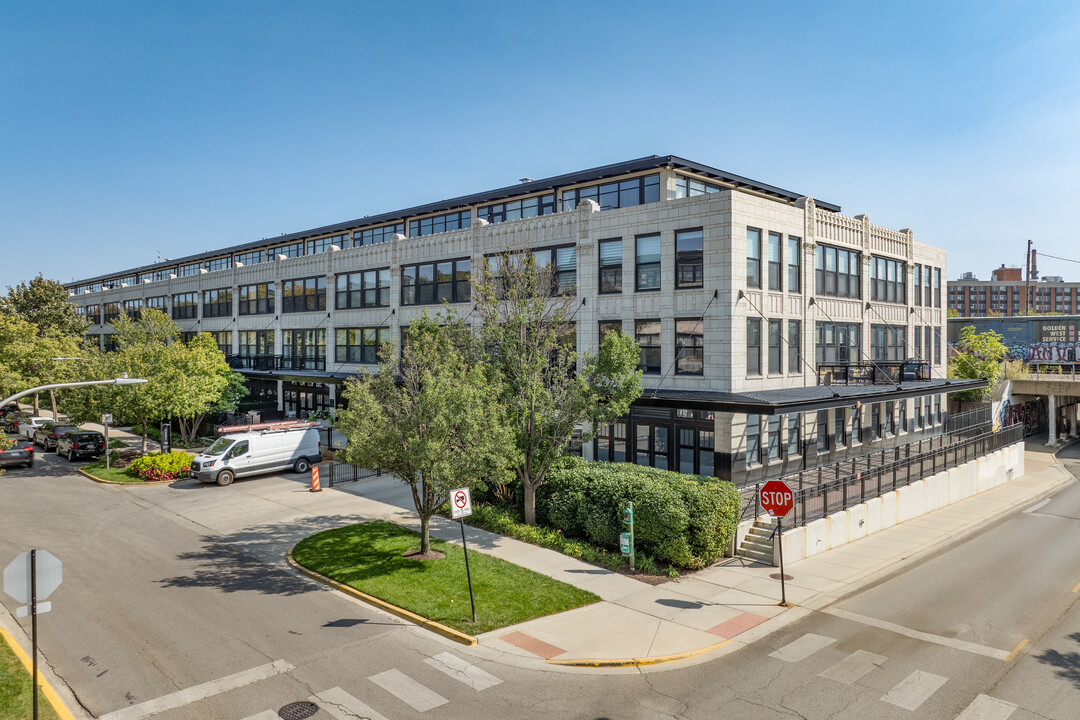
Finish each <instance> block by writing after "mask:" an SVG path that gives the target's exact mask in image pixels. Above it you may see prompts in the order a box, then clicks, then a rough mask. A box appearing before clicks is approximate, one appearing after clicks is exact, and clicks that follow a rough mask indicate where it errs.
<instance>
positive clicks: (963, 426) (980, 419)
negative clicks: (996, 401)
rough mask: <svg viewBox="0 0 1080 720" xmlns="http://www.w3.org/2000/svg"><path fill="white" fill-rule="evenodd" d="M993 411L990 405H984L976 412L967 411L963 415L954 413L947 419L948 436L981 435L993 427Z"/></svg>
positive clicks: (976, 409)
mask: <svg viewBox="0 0 1080 720" xmlns="http://www.w3.org/2000/svg"><path fill="white" fill-rule="evenodd" d="M993 422H994V418H993V409H992V408H991V407H990V405H983V406H981V407H977V408H975V409H974V410H966V411H964V412H962V413H953V414H951V415H948V416H946V418H945V434H946V435H963V436H966V437H970V436H972V435H981V434H983V433H984V432H987V431H988V430H989V429H990V426H991V425H993Z"/></svg>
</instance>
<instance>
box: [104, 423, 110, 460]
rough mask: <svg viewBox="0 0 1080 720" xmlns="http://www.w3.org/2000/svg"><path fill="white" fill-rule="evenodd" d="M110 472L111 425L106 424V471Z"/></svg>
mask: <svg viewBox="0 0 1080 720" xmlns="http://www.w3.org/2000/svg"><path fill="white" fill-rule="evenodd" d="M108 470H109V424H108V423H105V471H106V472H108Z"/></svg>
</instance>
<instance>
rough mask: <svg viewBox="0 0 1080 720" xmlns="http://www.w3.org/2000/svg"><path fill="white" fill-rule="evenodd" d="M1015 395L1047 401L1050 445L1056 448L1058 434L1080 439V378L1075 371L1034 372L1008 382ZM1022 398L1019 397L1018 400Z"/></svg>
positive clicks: (1015, 396)
mask: <svg viewBox="0 0 1080 720" xmlns="http://www.w3.org/2000/svg"><path fill="white" fill-rule="evenodd" d="M1009 382H1011V383H1012V395H1013V397H1014V398H1017V396H1027V397H1033V398H1039V397H1045V398H1046V400H1047V408H1046V411H1047V424H1048V427H1049V434H1050V436H1049V438H1048V442H1047V444H1048V445H1056V444H1057V443H1058V438H1059V435H1063V436H1064V435H1067V436H1068V437H1077V435H1078V433H1080V418H1078V415H1077V413H1078V411H1080V375H1078V374H1076V372H1075V368H1073V369H1070V371H1069V372H1064V371H1062V372H1061V373H1057V372H1035V373H1031V374H1030V375H1028V376H1027V377H1024V378H1019V379H1014V380H1011V381H1009ZM1017 399H1019V398H1017Z"/></svg>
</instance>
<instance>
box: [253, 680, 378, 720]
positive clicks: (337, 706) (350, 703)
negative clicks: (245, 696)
mask: <svg viewBox="0 0 1080 720" xmlns="http://www.w3.org/2000/svg"><path fill="white" fill-rule="evenodd" d="M308 700H310V701H311V702H313V703H315V704H316V705H318V706H319V707H321V708H322V709H323V710H325V711H326V712H328V713H330V715H331V716H332V717H334V718H335V720H356V719H357V718H367V720H386V716H385V715H380V714H379V713H377V712H375V711H374V710H372V709H371V708H370V707H368V706H367V705H366V704H364V703H362V702H360V701H359V700H357V699H356V698H354V697H353V696H352V695H350V694H349V693H347V692H345V691H344V690H342V689H341V688H339V687H336V688H330V689H329V690H324V691H323V692H321V693H319V694H318V695H312V696H311V697H309V698H308ZM277 717H278V716H277V715H274V720H277ZM268 720H269V719H268Z"/></svg>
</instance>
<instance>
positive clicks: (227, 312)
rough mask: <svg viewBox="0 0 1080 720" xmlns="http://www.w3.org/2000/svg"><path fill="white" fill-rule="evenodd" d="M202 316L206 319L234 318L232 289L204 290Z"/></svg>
mask: <svg viewBox="0 0 1080 720" xmlns="http://www.w3.org/2000/svg"><path fill="white" fill-rule="evenodd" d="M202 314H203V317H204V318H208V317H232V288H218V289H216V290H203V308H202Z"/></svg>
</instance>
